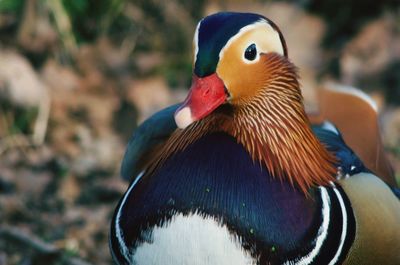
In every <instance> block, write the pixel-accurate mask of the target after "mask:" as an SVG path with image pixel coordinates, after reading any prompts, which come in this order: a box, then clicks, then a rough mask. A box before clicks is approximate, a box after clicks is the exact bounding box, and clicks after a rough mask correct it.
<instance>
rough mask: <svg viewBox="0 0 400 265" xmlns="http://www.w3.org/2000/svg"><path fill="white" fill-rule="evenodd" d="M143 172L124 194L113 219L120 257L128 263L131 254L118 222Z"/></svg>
mask: <svg viewBox="0 0 400 265" xmlns="http://www.w3.org/2000/svg"><path fill="white" fill-rule="evenodd" d="M144 172H145V171H142V172H140V173H139V175H138V176H137V177H136V179H135V181H134V182H133V183H132V185H131V186H130V187H129V189H128V191H127V192H126V193H125V196H124V198H123V199H122V202H121V205H120V206H119V208H118V213H117V217H116V218H115V232H116V234H117V239H118V242H119V245H120V249H121V252H122V255H124V257H125V259H126V260H127V261H129V260H130V259H131V253H130V252H129V249H128V247H127V246H126V244H125V241H124V234H123V232H122V230H121V226H120V224H119V220H120V218H121V209H122V207H124V204H125V201H126V199H127V198H128V196H129V194H130V193H131V191H132V189H133V187H135V185H136V183H137V182H138V181H139V180H140V179H141V178H142V176H143V174H144Z"/></svg>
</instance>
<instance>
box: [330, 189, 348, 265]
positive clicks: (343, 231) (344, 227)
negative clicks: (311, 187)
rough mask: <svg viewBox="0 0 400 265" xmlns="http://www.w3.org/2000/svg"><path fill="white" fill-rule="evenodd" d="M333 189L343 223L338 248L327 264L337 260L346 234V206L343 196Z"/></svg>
mask: <svg viewBox="0 0 400 265" xmlns="http://www.w3.org/2000/svg"><path fill="white" fill-rule="evenodd" d="M333 190H334V191H335V194H336V196H337V198H338V200H339V204H340V209H341V210H342V217H343V218H342V219H343V225H342V235H341V236H340V245H339V248H338V250H337V252H336V254H335V256H334V257H333V259H332V260H331V262H329V265H333V264H335V263H336V262H337V261H338V258H339V255H340V254H341V253H342V248H343V245H344V240H345V238H346V234H347V211H346V207H345V205H344V202H343V198H342V195H340V192H339V191H338V190H337V189H336V188H334V189H333Z"/></svg>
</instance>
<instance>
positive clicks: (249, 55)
mask: <svg viewBox="0 0 400 265" xmlns="http://www.w3.org/2000/svg"><path fill="white" fill-rule="evenodd" d="M256 56H257V48H256V45H255V44H254V43H253V44H251V45H250V46H249V47H247V49H246V51H245V52H244V58H246V59H247V60H250V61H253V60H254V59H255V58H256Z"/></svg>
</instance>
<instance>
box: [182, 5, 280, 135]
mask: <svg viewBox="0 0 400 265" xmlns="http://www.w3.org/2000/svg"><path fill="white" fill-rule="evenodd" d="M193 46H194V55H193V65H194V71H193V72H194V73H193V80H192V86H191V89H190V92H189V95H188V97H187V99H186V100H185V102H184V103H183V104H182V106H181V107H180V108H179V109H178V110H177V112H176V114H175V121H176V123H177V125H178V127H180V128H182V129H183V128H186V127H187V126H188V125H190V124H191V123H193V122H194V121H197V120H199V119H202V118H204V117H205V116H207V115H209V114H210V113H211V112H212V111H213V110H215V109H216V108H217V107H219V106H220V105H221V104H224V103H228V104H231V105H234V106H235V105H236V106H243V105H246V103H248V102H251V100H252V99H254V97H256V96H257V95H258V94H260V92H262V90H264V89H265V88H266V87H267V86H268V82H269V72H270V70H271V69H268V68H267V67H266V66H267V65H266V64H268V63H270V62H271V60H272V58H271V57H274V56H275V57H277V56H279V57H282V58H281V59H283V60H285V59H287V48H286V43H285V40H284V38H283V35H282V33H281V32H280V31H279V29H278V27H277V26H276V25H275V24H274V23H273V22H272V21H270V20H268V19H267V18H265V17H263V16H260V15H257V14H250V13H228V12H224V13H217V14H214V15H211V16H209V17H206V18H204V19H203V20H201V21H200V22H199V23H198V25H197V28H196V32H195V36H194V40H193ZM276 59H277V58H275V60H276Z"/></svg>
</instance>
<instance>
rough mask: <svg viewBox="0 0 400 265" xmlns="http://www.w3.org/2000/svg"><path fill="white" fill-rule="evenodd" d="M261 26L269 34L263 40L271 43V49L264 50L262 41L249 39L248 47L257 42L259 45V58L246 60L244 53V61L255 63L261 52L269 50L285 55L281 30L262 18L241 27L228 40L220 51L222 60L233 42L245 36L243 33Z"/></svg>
mask: <svg viewBox="0 0 400 265" xmlns="http://www.w3.org/2000/svg"><path fill="white" fill-rule="evenodd" d="M260 28H262V29H263V30H265V33H266V34H267V35H266V38H267V39H264V40H263V41H265V42H268V43H269V45H268V46H270V47H269V48H270V49H271V50H268V51H267V50H263V49H262V48H261V47H260V43H256V42H255V40H251V41H249V43H248V45H247V46H246V47H245V48H247V47H248V46H249V45H250V44H252V43H255V44H256V45H257V58H256V59H255V60H253V61H250V60H246V59H245V58H244V55H242V58H243V61H244V62H245V63H255V62H257V61H258V60H259V56H260V54H261V53H267V52H276V53H279V54H281V55H284V47H283V44H282V41H281V39H280V35H279V32H278V31H276V29H275V28H274V27H273V26H272V25H271V24H270V23H269V22H268V21H267V20H265V19H260V20H258V21H257V22H255V23H253V24H250V25H247V26H245V27H243V28H241V29H240V30H239V32H238V33H236V34H235V35H234V36H232V37H231V38H230V39H229V40H228V41H227V43H226V44H225V46H224V47H223V48H222V49H221V51H220V53H219V59H220V60H221V58H222V57H223V56H224V52H225V51H226V50H227V49H228V48H229V47H230V45H232V43H234V42H235V41H236V40H237V39H239V38H240V37H241V36H243V34H245V33H246V32H249V31H251V30H255V29H260ZM271 33H272V34H271ZM264 46H265V45H264ZM264 48H265V47H264ZM243 53H244V51H243Z"/></svg>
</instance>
